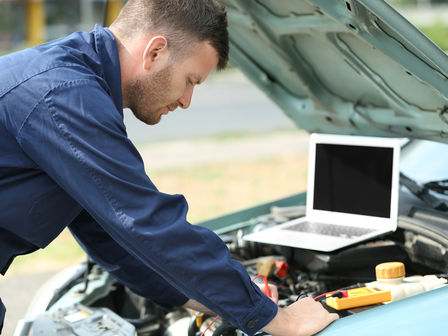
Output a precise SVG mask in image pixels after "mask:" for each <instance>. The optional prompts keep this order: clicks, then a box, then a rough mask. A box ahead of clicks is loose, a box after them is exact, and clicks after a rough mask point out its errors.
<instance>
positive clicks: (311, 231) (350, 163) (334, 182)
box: [244, 134, 401, 251]
mask: <svg viewBox="0 0 448 336" xmlns="http://www.w3.org/2000/svg"><path fill="white" fill-rule="evenodd" d="M400 144H401V140H399V139H388V138H375V137H361V136H349V135H329V134H312V135H311V136H310V149H309V164H308V190H307V200H306V216H305V217H302V218H298V219H294V220H291V221H288V222H286V223H283V224H281V225H277V226H275V227H270V228H268V229H266V230H263V231H259V232H255V233H251V234H249V235H246V236H244V239H246V240H249V241H256V242H261V243H267V244H275V245H283V246H292V247H297V248H305V249H312V250H317V251H333V250H336V249H339V248H342V247H346V246H349V245H352V244H354V243H357V242H360V241H363V240H366V239H370V238H373V237H376V236H379V235H381V234H384V233H386V232H391V231H395V230H396V228H397V213H398V178H399V162H398V161H399V152H400Z"/></svg>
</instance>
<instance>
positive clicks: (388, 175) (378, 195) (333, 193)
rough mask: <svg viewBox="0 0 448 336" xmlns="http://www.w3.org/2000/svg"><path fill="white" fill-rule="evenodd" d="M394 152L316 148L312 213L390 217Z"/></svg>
mask: <svg viewBox="0 0 448 336" xmlns="http://www.w3.org/2000/svg"><path fill="white" fill-rule="evenodd" d="M393 155H394V153H393V149H392V148H390V147H372V146H362V145H355V146H351V145H342V144H341V145H338V144H325V143H320V144H319V143H318V144H316V157H315V175H314V199H313V209H315V210H325V211H331V212H342V213H348V214H356V215H365V216H375V217H384V218H388V217H390V216H391V197H392V175H393Z"/></svg>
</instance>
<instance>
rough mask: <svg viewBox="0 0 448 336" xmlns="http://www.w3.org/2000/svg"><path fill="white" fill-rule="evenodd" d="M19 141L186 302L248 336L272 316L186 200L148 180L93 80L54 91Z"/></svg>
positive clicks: (117, 113)
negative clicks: (192, 216) (191, 216)
mask: <svg viewBox="0 0 448 336" xmlns="http://www.w3.org/2000/svg"><path fill="white" fill-rule="evenodd" d="M17 141H18V142H19V143H20V145H21V146H22V149H23V150H24V152H25V153H27V155H28V156H29V157H30V158H31V159H33V160H34V161H35V162H36V164H38V165H39V166H40V167H41V169H42V170H43V171H45V173H46V174H48V175H49V176H50V177H51V178H52V179H53V180H54V181H55V182H56V183H57V184H58V185H59V186H60V187H61V188H62V189H64V190H65V191H66V192H67V193H68V194H69V195H70V196H71V197H73V198H74V199H75V200H76V201H77V202H78V203H79V204H80V205H81V206H82V207H83V208H84V209H85V210H86V211H87V212H88V213H89V214H90V215H91V216H92V217H93V218H94V220H95V221H96V222H97V223H98V224H99V225H101V227H102V228H103V229H104V231H106V232H107V233H108V235H110V237H112V239H113V240H114V241H115V242H117V243H118V244H119V245H120V246H121V247H123V248H124V249H125V250H126V251H127V252H128V253H129V254H130V255H132V256H133V257H135V258H136V259H138V260H139V261H140V262H141V263H142V264H144V265H146V266H147V267H149V268H150V269H151V270H152V271H154V272H156V273H157V274H159V275H160V276H161V277H162V278H163V279H165V281H167V282H168V283H169V284H170V285H171V286H172V287H174V288H176V289H177V290H178V291H179V292H181V293H183V294H184V295H185V296H186V297H188V298H192V299H195V300H197V301H198V302H200V303H202V304H203V305H205V306H206V307H208V308H209V309H211V310H212V311H214V312H216V313H217V314H219V315H220V316H221V317H223V318H225V319H226V320H228V321H229V322H231V323H232V324H233V325H234V326H236V327H237V328H240V329H241V330H243V331H244V332H246V333H247V334H249V335H251V334H253V333H255V332H256V331H258V330H259V329H261V328H262V327H263V326H265V325H266V324H267V323H268V322H269V321H271V320H272V318H273V317H274V316H275V314H276V313H277V306H276V304H275V303H273V302H272V301H271V300H270V299H269V298H267V297H266V296H265V295H264V294H263V293H262V292H261V291H260V290H259V288H258V287H257V286H256V285H255V284H253V283H252V281H251V280H250V278H249V276H248V274H247V272H246V270H245V269H244V267H243V266H242V265H241V264H239V263H238V262H236V261H234V260H233V259H231V258H230V255H229V251H228V249H227V247H226V246H225V244H224V243H223V242H222V241H221V239H220V238H219V237H218V236H217V235H215V234H214V233H213V232H212V231H210V230H208V229H206V228H204V227H200V226H196V225H191V224H190V223H188V222H187V221H186V213H187V209H188V206H187V203H186V201H185V199H184V197H183V196H181V195H167V194H164V193H161V192H159V191H158V190H157V188H156V187H155V186H154V184H153V183H152V182H151V181H150V180H149V178H148V177H147V175H146V173H145V169H144V166H143V162H142V160H141V158H140V156H139V154H138V152H137V151H136V149H135V147H134V146H133V145H132V143H131V142H130V141H129V139H128V138H127V135H126V131H125V127H124V124H123V120H122V114H121V111H118V110H117V109H116V107H115V106H114V105H113V102H112V99H111V97H110V96H108V95H107V93H106V92H105V91H104V90H103V89H102V88H101V86H100V85H99V84H98V83H97V82H96V81H93V80H75V81H70V82H65V83H64V84H62V85H60V86H58V87H56V88H55V89H53V90H52V91H51V92H49V93H48V94H47V95H46V96H45V97H43V99H42V100H41V101H40V102H39V103H38V104H37V105H36V107H35V108H34V110H33V111H32V112H31V113H30V115H29V116H28V118H27V119H26V121H25V122H24V124H23V125H22V127H21V129H20V131H19V133H18V134H17ZM135 276H137V277H138V276H139V275H138V274H136V275H135Z"/></svg>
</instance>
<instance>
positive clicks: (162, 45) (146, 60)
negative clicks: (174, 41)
mask: <svg viewBox="0 0 448 336" xmlns="http://www.w3.org/2000/svg"><path fill="white" fill-rule="evenodd" d="M142 57H143V59H142V62H143V68H144V69H145V70H148V69H150V68H151V67H152V66H153V65H154V63H155V62H160V61H161V60H162V59H163V58H165V57H168V41H167V40H166V38H165V37H164V36H160V35H159V36H155V37H153V38H152V39H150V40H149V42H148V44H147V45H146V48H145V51H144V52H143V55H142Z"/></svg>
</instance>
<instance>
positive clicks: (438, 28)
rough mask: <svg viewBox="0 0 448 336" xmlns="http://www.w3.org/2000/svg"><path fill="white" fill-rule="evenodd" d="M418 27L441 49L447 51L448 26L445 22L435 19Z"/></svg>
mask: <svg viewBox="0 0 448 336" xmlns="http://www.w3.org/2000/svg"><path fill="white" fill-rule="evenodd" d="M418 28H419V29H420V30H421V31H422V32H423V33H424V34H425V35H426V36H428V37H429V38H430V39H431V40H432V41H433V42H434V43H435V44H437V45H438V46H439V47H440V48H441V49H442V50H445V51H448V26H447V25H446V24H445V23H443V22H441V21H437V22H434V23H433V24H431V25H428V26H420V27H418Z"/></svg>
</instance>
